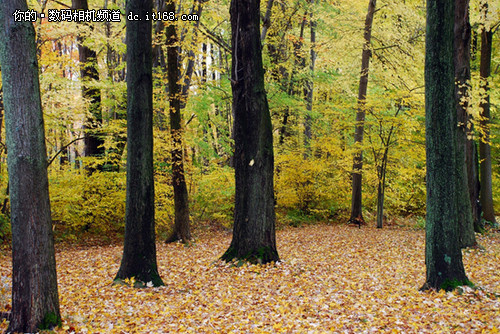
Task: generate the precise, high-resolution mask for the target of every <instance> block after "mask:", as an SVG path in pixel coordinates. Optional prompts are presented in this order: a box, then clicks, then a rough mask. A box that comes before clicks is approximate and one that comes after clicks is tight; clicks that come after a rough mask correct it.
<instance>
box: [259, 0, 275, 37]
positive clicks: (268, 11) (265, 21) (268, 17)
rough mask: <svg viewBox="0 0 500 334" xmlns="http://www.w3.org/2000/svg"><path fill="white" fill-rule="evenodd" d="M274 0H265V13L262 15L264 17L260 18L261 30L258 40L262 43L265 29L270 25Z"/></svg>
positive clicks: (265, 33)
mask: <svg viewBox="0 0 500 334" xmlns="http://www.w3.org/2000/svg"><path fill="white" fill-rule="evenodd" d="M273 3H274V0H267V7H266V14H265V15H264V19H263V20H262V21H263V22H262V32H261V34H260V42H261V43H262V44H264V40H265V39H266V35H267V30H268V29H269V27H270V26H271V13H272V9H273Z"/></svg>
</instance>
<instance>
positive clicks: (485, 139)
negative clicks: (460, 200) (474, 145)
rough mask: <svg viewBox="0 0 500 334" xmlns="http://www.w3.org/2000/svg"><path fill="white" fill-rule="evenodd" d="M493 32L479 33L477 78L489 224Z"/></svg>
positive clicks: (485, 12)
mask: <svg viewBox="0 0 500 334" xmlns="http://www.w3.org/2000/svg"><path fill="white" fill-rule="evenodd" d="M482 10H483V15H484V20H486V17H487V15H488V3H487V2H484V4H483V8H482ZM492 38H493V32H492V31H491V30H486V28H485V29H483V32H482V33H481V65H480V69H479V76H480V78H481V88H482V89H483V91H484V92H485V93H484V94H485V96H483V97H482V99H481V101H482V102H481V104H480V106H479V109H480V112H479V161H480V177H481V189H480V192H481V195H480V196H481V206H482V209H483V218H484V219H485V220H487V221H489V222H494V221H495V211H494V209H493V189H492V179H491V146H490V117H491V115H490V94H489V89H490V88H489V84H488V80H489V77H490V73H491V49H492Z"/></svg>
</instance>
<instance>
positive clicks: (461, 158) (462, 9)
mask: <svg viewBox="0 0 500 334" xmlns="http://www.w3.org/2000/svg"><path fill="white" fill-rule="evenodd" d="M454 36H455V38H454V65H455V103H456V110H457V120H458V126H457V128H456V130H457V152H456V159H457V161H456V167H457V189H456V194H457V196H456V197H457V199H456V200H457V210H458V222H459V231H460V245H461V246H462V247H464V248H465V247H471V246H475V245H476V237H475V235H474V220H473V217H472V203H471V198H470V192H469V180H468V171H467V164H466V152H467V145H470V144H471V142H472V140H468V139H467V135H468V134H469V130H468V124H469V123H470V121H469V114H468V110H467V109H468V106H469V103H468V96H469V81H470V38H471V27H470V23H469V0H455V24H454Z"/></svg>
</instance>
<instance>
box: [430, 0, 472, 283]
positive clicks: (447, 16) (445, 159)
mask: <svg viewBox="0 0 500 334" xmlns="http://www.w3.org/2000/svg"><path fill="white" fill-rule="evenodd" d="M454 9H455V6H454V1H448V0H428V1H427V32H426V57H425V87H426V89H425V120H426V157H427V220H426V226H425V229H426V242H425V263H426V267H427V275H426V282H425V284H424V285H423V287H422V289H423V290H425V289H432V288H434V289H445V290H453V289H454V288H455V287H456V286H458V285H464V284H468V283H469V281H468V279H467V276H466V275H465V270H464V266H463V263H462V252H461V250H460V236H459V225H458V214H457V201H456V186H457V182H456V180H457V168H456V163H457V159H456V151H457V144H456V135H457V131H456V127H457V126H456V124H457V111H456V110H457V108H456V104H455V72H454V66H453V22H454Z"/></svg>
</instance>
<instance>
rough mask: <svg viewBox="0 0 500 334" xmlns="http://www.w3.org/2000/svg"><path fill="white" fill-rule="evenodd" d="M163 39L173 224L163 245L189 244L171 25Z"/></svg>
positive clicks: (175, 43)
mask: <svg viewBox="0 0 500 334" xmlns="http://www.w3.org/2000/svg"><path fill="white" fill-rule="evenodd" d="M166 10H167V12H175V3H174V1H173V0H172V1H169V2H168V3H167V5H166ZM166 35H167V45H168V47H167V73H168V87H169V89H168V95H169V101H170V133H171V135H172V140H173V144H174V146H173V148H172V184H173V187H174V207H175V223H174V230H173V231H172V234H171V235H170V236H169V237H168V238H167V240H166V242H174V241H177V240H182V242H184V243H187V242H189V240H191V231H190V228H189V202H188V192H187V187H186V179H185V177H184V162H183V160H184V158H183V156H184V154H183V145H182V132H183V129H182V118H181V86H180V85H179V71H180V69H179V45H178V44H179V40H178V38H177V32H176V27H175V24H169V25H168V26H167V28H166Z"/></svg>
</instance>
